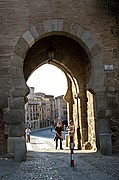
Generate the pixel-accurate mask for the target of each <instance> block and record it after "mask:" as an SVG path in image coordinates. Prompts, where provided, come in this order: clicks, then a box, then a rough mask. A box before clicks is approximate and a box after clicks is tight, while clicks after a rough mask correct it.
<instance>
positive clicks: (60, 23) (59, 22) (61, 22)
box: [57, 19, 63, 31]
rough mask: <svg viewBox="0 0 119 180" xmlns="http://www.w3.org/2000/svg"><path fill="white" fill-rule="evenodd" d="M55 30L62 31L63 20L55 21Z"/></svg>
mask: <svg viewBox="0 0 119 180" xmlns="http://www.w3.org/2000/svg"><path fill="white" fill-rule="evenodd" d="M57 26H58V27H57V30H58V31H62V30H63V19H58V20H57Z"/></svg>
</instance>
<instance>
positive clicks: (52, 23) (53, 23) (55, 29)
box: [51, 19, 57, 31]
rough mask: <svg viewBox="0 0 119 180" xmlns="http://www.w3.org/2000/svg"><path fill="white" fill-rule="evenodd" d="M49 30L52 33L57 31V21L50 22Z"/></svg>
mask: <svg viewBox="0 0 119 180" xmlns="http://www.w3.org/2000/svg"><path fill="white" fill-rule="evenodd" d="M51 29H52V31H57V19H52V20H51Z"/></svg>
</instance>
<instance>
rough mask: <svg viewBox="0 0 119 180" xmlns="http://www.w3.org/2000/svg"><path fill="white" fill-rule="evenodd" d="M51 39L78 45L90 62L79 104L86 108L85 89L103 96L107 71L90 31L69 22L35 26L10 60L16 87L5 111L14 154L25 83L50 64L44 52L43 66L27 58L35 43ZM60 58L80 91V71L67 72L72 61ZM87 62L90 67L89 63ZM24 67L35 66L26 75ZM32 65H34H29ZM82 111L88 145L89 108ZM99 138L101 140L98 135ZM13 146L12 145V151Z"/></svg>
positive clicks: (20, 133) (21, 121) (21, 123)
mask: <svg viewBox="0 0 119 180" xmlns="http://www.w3.org/2000/svg"><path fill="white" fill-rule="evenodd" d="M52 35H53V36H54V37H56V38H58V36H60V37H62V39H63V38H64V37H67V41H68V40H69V41H72V42H73V43H74V45H75V42H76V44H77V45H79V46H80V49H81V52H82V51H84V52H85V55H86V58H85V57H83V58H84V59H88V60H89V61H90V65H91V71H90V78H89V80H88V81H87V80H86V77H85V76H84V79H83V81H82V84H85V86H82V88H81V89H80V94H77V97H78V98H80V102H81V104H82V105H81V106H82V107H83V105H84V104H85V105H86V98H87V97H86V96H85V95H86V89H92V90H93V91H94V92H95V94H96V93H97V95H99V94H100V93H101V94H103V95H104V86H103V84H104V70H103V58H102V55H101V49H100V47H99V46H98V44H97V43H96V40H95V39H94V38H93V37H92V35H91V34H90V32H89V31H88V30H86V29H85V28H83V27H81V26H80V25H79V24H73V23H71V22H66V21H65V20H63V19H52V20H44V21H43V22H40V23H39V24H36V26H32V27H31V29H30V30H29V31H26V32H25V33H24V34H23V36H22V37H21V38H20V39H19V40H18V42H17V44H16V46H15V48H14V52H13V55H12V57H11V69H14V76H13V78H12V82H13V83H12V84H13V85H12V88H11V96H10V98H9V99H8V101H9V104H10V106H9V108H8V109H7V110H5V111H4V119H5V123H7V124H9V127H10V132H9V138H8V139H10V143H8V147H9V148H8V149H9V151H11V152H12V153H14V154H15V152H14V151H15V150H14V148H13V146H14V145H15V143H16V141H18V139H19V138H20V139H21V137H22V136H23V134H24V130H23V129H24V108H23V106H24V97H25V96H26V95H27V94H28V92H29V90H28V87H27V85H26V80H27V78H28V77H29V75H30V73H32V71H33V70H35V69H36V68H37V66H38V65H39V64H41V65H42V63H44V61H46V60H47V57H46V52H44V51H42V52H41V53H40V55H41V57H42V61H41V62H40V63H39V62H38V64H35V63H34V62H33V61H30V63H28V60H29V56H28V55H30V54H29V52H30V51H31V48H32V50H34V49H33V48H34V47H35V45H36V43H38V42H41V41H43V40H44V39H47V38H48V37H49V36H52ZM37 47H38V46H37ZM29 50H30V51H29ZM67 51H68V49H67ZM32 52H33V51H32ZM44 53H45V55H44ZM79 54H80V53H79ZM79 54H78V55H79ZM75 55H76V51H75ZM80 55H81V54H80ZM58 57H59V60H61V59H63V61H62V60H61V61H60V63H61V64H63V66H64V67H65V68H66V69H67V71H71V74H72V75H73V77H74V78H76V79H77V83H78V85H79V87H80V84H81V80H80V81H79V78H78V74H77V75H76V74H75V71H78V68H77V69H72V70H70V65H69V67H68V68H67V64H68V61H69V59H68V57H66V56H65V54H63V53H60V52H58V53H57V58H56V59H58ZM24 60H25V61H24ZM85 62H86V63H87V61H85ZM24 63H27V66H28V67H29V69H30V66H32V68H31V69H30V70H29V71H25V69H24V72H23V66H24ZM31 63H32V65H30V64H31ZM80 64H81V63H80ZM85 67H86V68H87V69H88V68H89V67H88V66H85ZM87 71H88V70H87ZM85 72H86V71H85ZM83 73H84V72H82V74H83ZM84 74H85V73H84ZM97 79H98V81H97ZM84 81H85V83H84ZM87 83H88V84H87ZM84 92H85V93H84ZM81 111H82V112H81V113H82V114H81V118H82V119H83V120H82V126H83V128H82V133H83V135H84V136H85V138H84V142H85V141H86V140H87V135H86V132H87V122H86V117H84V116H83V114H84V113H85V112H86V107H85V106H84V108H82V110H81ZM16 115H17V116H16ZM99 131H100V130H99ZM97 136H99V133H98V135H97ZM14 137H17V138H18V139H15V140H14ZM97 139H98V138H97ZM8 142H9V141H8ZM11 142H12V143H11ZM14 142H15V143H14ZM10 144H13V146H12V148H11V147H10ZM22 144H23V143H22ZM23 146H24V145H23ZM24 153H25V151H24Z"/></svg>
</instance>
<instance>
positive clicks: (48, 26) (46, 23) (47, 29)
mask: <svg viewBox="0 0 119 180" xmlns="http://www.w3.org/2000/svg"><path fill="white" fill-rule="evenodd" d="M43 27H44V31H45V32H51V23H50V21H48V20H45V21H43Z"/></svg>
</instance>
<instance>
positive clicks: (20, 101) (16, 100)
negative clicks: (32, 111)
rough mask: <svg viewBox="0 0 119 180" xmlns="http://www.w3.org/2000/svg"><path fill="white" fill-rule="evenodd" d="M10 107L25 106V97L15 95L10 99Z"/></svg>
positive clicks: (18, 107) (20, 107)
mask: <svg viewBox="0 0 119 180" xmlns="http://www.w3.org/2000/svg"><path fill="white" fill-rule="evenodd" d="M9 105H10V109H22V108H24V97H13V98H10V99H9Z"/></svg>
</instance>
